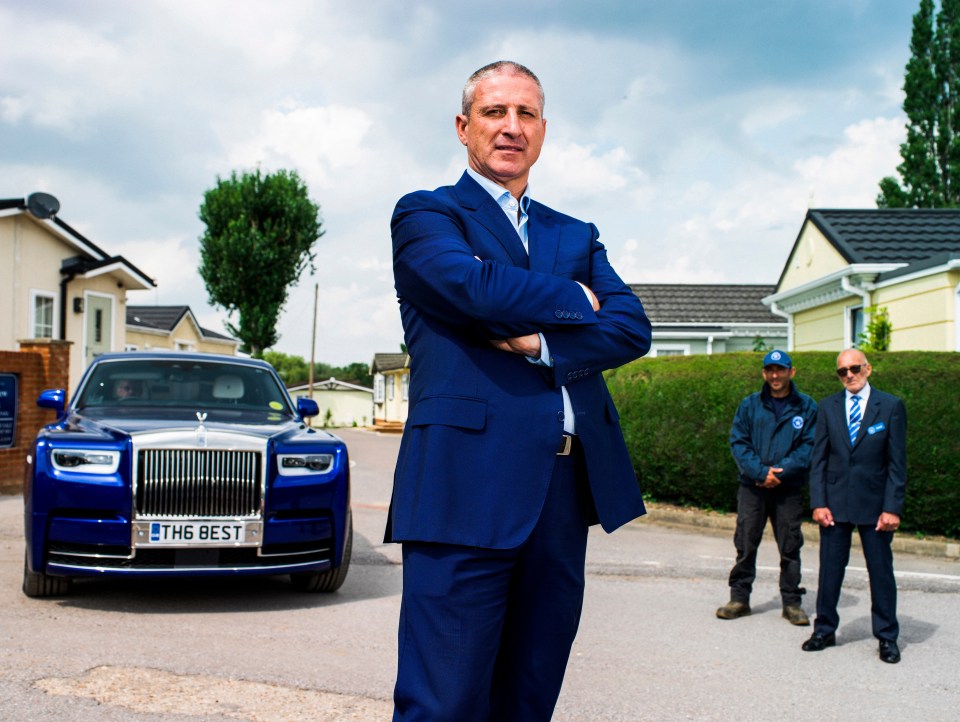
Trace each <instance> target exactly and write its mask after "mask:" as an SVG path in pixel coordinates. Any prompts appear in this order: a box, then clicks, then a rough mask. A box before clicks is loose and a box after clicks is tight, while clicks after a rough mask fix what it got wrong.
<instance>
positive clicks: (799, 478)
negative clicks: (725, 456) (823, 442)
mask: <svg viewBox="0 0 960 722" xmlns="http://www.w3.org/2000/svg"><path fill="white" fill-rule="evenodd" d="M816 422H817V403H816V402H815V401H814V400H813V399H811V398H810V397H809V396H807V395H806V394H801V393H800V392H799V391H797V389H796V387H795V386H794V385H793V382H792V381H791V382H790V395H789V396H787V398H786V401H785V403H784V405H783V410H782V412H781V414H780V416H779V417H777V416H776V414H775V412H774V405H773V399H772V397H771V396H770V387H769V386H768V385H767V384H764V385H763V389H762V390H760V391H759V392H757V393H753V394H750V395H749V396H748V397H747V398H745V399H744V400H743V401H741V402H740V407H739V408H738V409H737V413H736V415H735V416H734V417H733V428H731V429H730V451H731V452H732V453H733V460H734V461H735V462H736V464H737V469H738V470H739V471H740V483H741V484H743V485H745V486H756V485H757V484H761V483H763V481H764V480H765V479H766V478H767V472H768V471H769V470H770V467H772V466H776V467H780V468H782V469H783V471H782V472H781V473H780V474H778V475H777V476H778V477H779V478H780V480H781V482H782V483H783V485H784V486H786V487H802V486H804V485H805V484H806V483H807V480H808V479H809V476H810V460H811V457H812V453H813V436H814V428H815V426H816Z"/></svg>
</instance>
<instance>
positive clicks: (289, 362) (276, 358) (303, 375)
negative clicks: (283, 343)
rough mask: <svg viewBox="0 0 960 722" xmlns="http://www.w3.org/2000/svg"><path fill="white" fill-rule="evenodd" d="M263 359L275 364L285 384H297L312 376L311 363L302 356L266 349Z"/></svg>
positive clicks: (272, 364) (274, 366)
mask: <svg viewBox="0 0 960 722" xmlns="http://www.w3.org/2000/svg"><path fill="white" fill-rule="evenodd" d="M263 360H264V361H266V362H267V363H268V364H270V365H271V366H273V368H275V369H276V370H277V374H278V375H279V376H280V380H281V381H283V383H284V385H285V386H296V385H297V384H301V383H304V382H306V381H307V379H308V378H310V365H309V364H308V363H307V362H306V361H304V360H303V358H302V357H300V356H290V355H289V354H285V353H280V352H279V351H266V352H264V354H263Z"/></svg>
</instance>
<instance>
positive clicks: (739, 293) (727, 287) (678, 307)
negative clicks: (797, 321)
mask: <svg viewBox="0 0 960 722" xmlns="http://www.w3.org/2000/svg"><path fill="white" fill-rule="evenodd" d="M630 289H631V290H632V291H633V292H634V293H635V294H636V295H637V296H638V297H639V298H640V300H641V301H642V302H643V308H644V310H645V311H646V312H647V317H648V318H649V319H650V323H651V324H652V325H653V345H652V346H651V349H650V354H649V355H650V356H689V355H690V354H713V353H725V352H729V351H753V350H755V349H758V348H773V347H775V346H780V345H783V344H785V343H786V340H787V323H786V321H785V320H784V319H783V318H781V317H780V316H777V315H775V314H773V313H771V311H770V309H769V308H767V307H766V306H764V305H763V298H764V297H765V296H769V295H770V294H771V293H773V291H774V287H773V286H770V285H745V284H740V285H737V284H693V283H633V284H630Z"/></svg>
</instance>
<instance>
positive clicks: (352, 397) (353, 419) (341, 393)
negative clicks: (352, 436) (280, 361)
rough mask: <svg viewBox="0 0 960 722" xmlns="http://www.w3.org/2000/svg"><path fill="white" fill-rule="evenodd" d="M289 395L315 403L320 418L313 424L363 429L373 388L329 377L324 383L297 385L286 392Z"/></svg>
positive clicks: (371, 399) (369, 409) (369, 408)
mask: <svg viewBox="0 0 960 722" xmlns="http://www.w3.org/2000/svg"><path fill="white" fill-rule="evenodd" d="M287 391H289V392H290V395H291V396H293V397H294V398H296V397H297V396H305V397H307V398H311V399H313V400H314V401H316V402H317V406H319V407H320V415H319V416H317V419H318V421H317V423H319V424H320V425H322V426H325V427H326V426H366V425H367V424H368V423H370V419H371V418H373V403H372V402H373V389H368V388H367V387H366V386H358V385H356V384H350V383H347V382H346V381H339V380H338V379H335V378H333V377H332V376H331V377H330V378H329V379H327V380H326V381H317V382H314V384H313V392H312V393H311V391H310V386H309V384H299V385H297V386H291V387H290V388H288V389H287Z"/></svg>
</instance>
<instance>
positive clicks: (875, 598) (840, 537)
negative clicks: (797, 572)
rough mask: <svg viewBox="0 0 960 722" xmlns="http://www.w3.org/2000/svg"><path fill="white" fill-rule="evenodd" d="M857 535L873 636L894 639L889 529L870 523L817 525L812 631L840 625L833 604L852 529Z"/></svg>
mask: <svg viewBox="0 0 960 722" xmlns="http://www.w3.org/2000/svg"><path fill="white" fill-rule="evenodd" d="M854 529H856V530H857V531H858V532H859V534H860V545H861V546H862V547H863V556H864V559H865V560H866V562H867V574H869V576H870V617H871V624H872V628H873V636H874V637H876V638H877V639H885V640H889V641H892V642H895V641H897V636H898V635H899V634H900V625H899V623H898V622H897V581H896V578H895V577H894V574H893V549H892V547H891V544H892V542H893V532H891V531H877V530H876V528H875V526H874V525H873V524H851V523H849V522H839V521H838V522H836V524H835V525H834V526H827V527H823V526H822V527H820V582H819V585H818V589H817V619H816V622H815V623H814V632H816V633H817V634H823V635H827V634H831V633H833V632H835V631H836V629H837V626H838V625H839V624H840V614H839V612H838V611H837V605H838V604H839V602H840V588H841V586H842V585H843V577H844V571H845V570H846V567H847V562H848V561H849V560H850V544H851V541H852V537H853V530H854Z"/></svg>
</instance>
